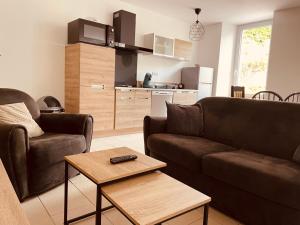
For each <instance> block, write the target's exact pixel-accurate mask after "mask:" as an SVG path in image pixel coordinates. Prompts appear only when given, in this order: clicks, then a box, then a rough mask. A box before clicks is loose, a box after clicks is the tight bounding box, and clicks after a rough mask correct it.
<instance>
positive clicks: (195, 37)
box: [190, 8, 205, 41]
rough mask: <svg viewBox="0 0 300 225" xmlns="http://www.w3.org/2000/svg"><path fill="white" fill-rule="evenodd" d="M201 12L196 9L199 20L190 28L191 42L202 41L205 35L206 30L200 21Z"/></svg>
mask: <svg viewBox="0 0 300 225" xmlns="http://www.w3.org/2000/svg"><path fill="white" fill-rule="evenodd" d="M200 12H201V9H200V8H196V9H195V13H196V15H197V20H196V22H194V23H193V24H192V25H191V27H190V40H191V41H200V39H201V38H202V37H203V35H204V34H205V28H204V26H203V24H202V23H200V21H199V20H198V17H199V14H200Z"/></svg>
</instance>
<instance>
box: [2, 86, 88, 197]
mask: <svg viewBox="0 0 300 225" xmlns="http://www.w3.org/2000/svg"><path fill="white" fill-rule="evenodd" d="M17 102H24V103H25V104H26V106H27V108H28V110H29V111H30V113H31V115H32V117H33V119H34V120H35V121H36V122H37V123H38V124H39V125H40V127H41V128H42V129H43V131H44V132H45V134H43V135H42V136H39V137H35V138H28V134H27V130H26V129H25V127H23V126H21V125H11V124H3V123H2V124H0V158H1V160H2V162H3V164H4V166H5V169H6V171H7V173H8V175H9V178H10V180H11V182H12V184H13V187H14V189H15V191H16V193H17V195H18V197H19V199H20V200H21V201H22V200H24V199H25V198H26V197H28V196H32V195H36V194H40V193H42V192H45V191H47V190H49V189H51V188H53V187H55V186H57V185H59V184H61V183H63V182H64V156H65V155H71V154H77V153H83V152H89V151H90V146H91V140H92V134H93V118H92V117H91V116H90V115H83V114H64V113H62V114H43V113H40V111H39V108H38V106H37V104H36V103H35V101H34V100H33V99H32V98H31V97H30V96H29V95H27V94H26V93H24V92H21V91H18V90H14V89H6V88H0V105H3V104H10V103H17ZM76 173H77V172H76V171H75V170H69V176H74V175H75V174H76Z"/></svg>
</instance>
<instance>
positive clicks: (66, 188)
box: [64, 161, 69, 225]
mask: <svg viewBox="0 0 300 225" xmlns="http://www.w3.org/2000/svg"><path fill="white" fill-rule="evenodd" d="M68 173H69V164H68V162H66V161H65V199H64V225H67V224H68V222H67V221H68V182H69V180H68Z"/></svg>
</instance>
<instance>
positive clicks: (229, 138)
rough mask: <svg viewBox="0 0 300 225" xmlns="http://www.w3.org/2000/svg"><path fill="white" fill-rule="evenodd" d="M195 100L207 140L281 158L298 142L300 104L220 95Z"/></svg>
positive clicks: (299, 133)
mask: <svg viewBox="0 0 300 225" xmlns="http://www.w3.org/2000/svg"><path fill="white" fill-rule="evenodd" d="M199 103H200V104H201V105H202V107H203V116H204V136H205V137H207V138H209V139H211V140H215V141H219V142H222V143H225V144H229V145H232V146H234V147H238V148H243V149H247V150H251V151H255V152H258V153H262V154H266V155H270V156H274V157H279V158H283V159H292V157H293V154H294V152H295V150H296V148H297V146H298V145H300V104H294V103H285V102H273V101H261V100H249V99H237V98H223V97H210V98H205V99H202V100H200V101H199Z"/></svg>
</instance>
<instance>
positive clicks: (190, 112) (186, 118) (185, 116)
mask: <svg viewBox="0 0 300 225" xmlns="http://www.w3.org/2000/svg"><path fill="white" fill-rule="evenodd" d="M166 104H167V114H168V115H167V132H168V133H171V134H182V135H190V136H200V135H203V113H202V108H201V105H199V104H195V105H178V104H170V103H168V102H166Z"/></svg>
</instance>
